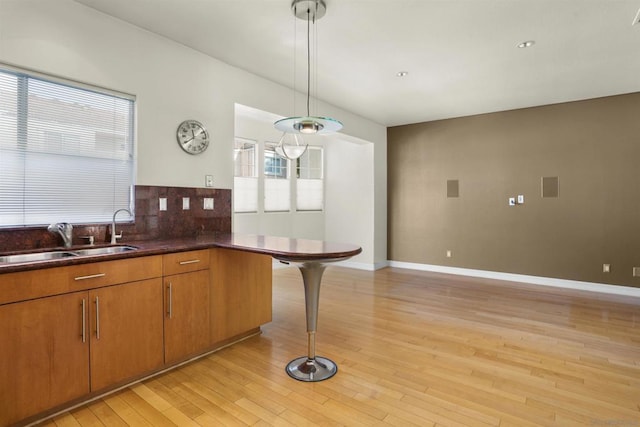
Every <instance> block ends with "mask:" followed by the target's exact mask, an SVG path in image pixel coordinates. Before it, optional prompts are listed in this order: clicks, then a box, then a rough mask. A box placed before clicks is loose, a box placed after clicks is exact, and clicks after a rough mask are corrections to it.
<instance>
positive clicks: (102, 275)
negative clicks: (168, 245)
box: [67, 256, 162, 289]
mask: <svg viewBox="0 0 640 427" xmlns="http://www.w3.org/2000/svg"><path fill="white" fill-rule="evenodd" d="M161 276H162V258H161V256H150V257H140V258H128V259H119V260H115V261H104V262H92V263H90V264H80V265H74V266H70V267H67V281H68V282H69V284H70V286H72V287H74V288H75V287H78V286H79V287H80V288H82V289H89V288H95V287H100V286H106V285H117V284H120V283H126V282H135V281H138V280H145V279H153V278H156V277H161Z"/></svg>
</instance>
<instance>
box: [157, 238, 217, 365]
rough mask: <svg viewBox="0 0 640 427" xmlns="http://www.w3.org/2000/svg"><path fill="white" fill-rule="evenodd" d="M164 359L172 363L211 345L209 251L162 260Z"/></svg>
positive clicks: (168, 256)
mask: <svg viewBox="0 0 640 427" xmlns="http://www.w3.org/2000/svg"><path fill="white" fill-rule="evenodd" d="M163 273H164V275H165V276H164V312H165V314H164V316H165V318H164V360H165V363H166V364H172V363H176V362H180V361H182V360H185V359H187V358H188V357H190V356H195V355H197V354H200V353H202V352H204V351H206V350H207V349H208V348H209V347H210V346H209V344H210V341H209V337H210V319H209V313H210V306H209V294H210V286H209V251H208V250H201V251H188V252H178V253H174V254H167V255H164V257H163Z"/></svg>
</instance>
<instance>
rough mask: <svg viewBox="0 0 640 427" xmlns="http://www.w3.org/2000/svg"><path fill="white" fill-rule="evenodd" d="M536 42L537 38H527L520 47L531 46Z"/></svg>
mask: <svg viewBox="0 0 640 427" xmlns="http://www.w3.org/2000/svg"><path fill="white" fill-rule="evenodd" d="M534 44H536V42H535V40H527V41H526V42H522V43H520V44H519V45H518V48H519V49H524V48H525V47H531V46H533V45H534Z"/></svg>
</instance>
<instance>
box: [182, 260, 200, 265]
mask: <svg viewBox="0 0 640 427" xmlns="http://www.w3.org/2000/svg"><path fill="white" fill-rule="evenodd" d="M198 262H200V260H199V259H190V260H188V261H180V265H187V264H195V263H198Z"/></svg>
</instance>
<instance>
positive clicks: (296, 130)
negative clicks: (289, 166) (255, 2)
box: [274, 0, 342, 160]
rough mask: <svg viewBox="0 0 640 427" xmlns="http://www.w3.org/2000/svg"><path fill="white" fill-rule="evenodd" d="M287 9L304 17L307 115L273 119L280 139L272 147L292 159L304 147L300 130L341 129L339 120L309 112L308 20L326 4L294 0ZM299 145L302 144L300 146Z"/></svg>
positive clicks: (317, 16) (312, 21) (320, 0)
mask: <svg viewBox="0 0 640 427" xmlns="http://www.w3.org/2000/svg"><path fill="white" fill-rule="evenodd" d="M291 11H292V12H293V14H294V16H295V17H296V18H298V19H302V20H305V21H307V115H306V116H299V117H286V118H284V119H280V120H278V121H276V122H275V123H274V126H275V128H276V129H278V130H280V131H282V132H283V135H282V138H280V143H279V144H278V146H277V147H276V153H278V155H280V156H282V157H286V158H287V159H290V160H295V159H297V158H299V157H300V156H302V155H303V154H304V152H305V151H306V149H307V145H306V144H305V143H304V141H303V140H302V135H301V134H306V135H310V134H322V133H330V132H337V131H339V130H340V129H342V123H340V122H339V121H338V120H335V119H332V118H329V117H317V116H312V115H311V114H310V112H309V104H310V98H311V93H310V91H311V42H310V37H311V35H310V33H311V24H315V23H316V20H318V19H320V18H322V17H323V16H324V15H325V13H326V11H327V6H326V4H325V3H324V0H294V1H293V3H292V4H291ZM294 91H295V88H294ZM287 134H293V135H295V136H296V137H295V138H293V139H292V138H289V137H286V135H287ZM301 147H304V148H303V149H301ZM281 153H282V154H281Z"/></svg>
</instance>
